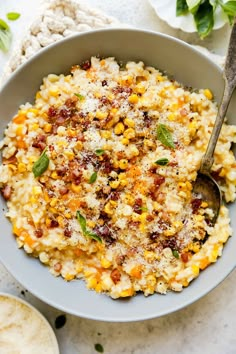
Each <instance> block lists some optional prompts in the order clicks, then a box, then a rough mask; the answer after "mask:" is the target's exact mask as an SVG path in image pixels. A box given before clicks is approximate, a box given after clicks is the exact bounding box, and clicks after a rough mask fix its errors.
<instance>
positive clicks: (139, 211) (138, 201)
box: [133, 198, 143, 214]
mask: <svg viewBox="0 0 236 354" xmlns="http://www.w3.org/2000/svg"><path fill="white" fill-rule="evenodd" d="M142 204H143V201H142V198H137V199H135V201H134V206H133V210H134V212H135V213H137V214H142V209H141V207H142Z"/></svg>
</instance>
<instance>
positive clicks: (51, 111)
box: [48, 106, 57, 118]
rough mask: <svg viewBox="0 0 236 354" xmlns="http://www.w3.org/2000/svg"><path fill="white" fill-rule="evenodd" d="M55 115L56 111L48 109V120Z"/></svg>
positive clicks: (51, 108) (52, 108) (53, 108)
mask: <svg viewBox="0 0 236 354" xmlns="http://www.w3.org/2000/svg"><path fill="white" fill-rule="evenodd" d="M56 115H57V109H56V108H55V107H53V106H51V107H49V109H48V116H49V117H50V118H52V117H55V116H56Z"/></svg>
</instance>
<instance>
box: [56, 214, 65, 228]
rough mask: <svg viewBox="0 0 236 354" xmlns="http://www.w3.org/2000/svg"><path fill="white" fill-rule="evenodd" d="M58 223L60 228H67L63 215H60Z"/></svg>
mask: <svg viewBox="0 0 236 354" xmlns="http://www.w3.org/2000/svg"><path fill="white" fill-rule="evenodd" d="M57 222H58V224H59V226H60V227H61V228H63V227H64V226H65V224H64V218H63V217H62V216H61V215H59V216H58V217H57Z"/></svg>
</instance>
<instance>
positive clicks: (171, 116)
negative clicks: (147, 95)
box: [167, 113, 177, 122]
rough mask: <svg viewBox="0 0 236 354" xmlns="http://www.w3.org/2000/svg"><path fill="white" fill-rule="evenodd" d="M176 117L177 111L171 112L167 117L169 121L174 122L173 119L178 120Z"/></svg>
mask: <svg viewBox="0 0 236 354" xmlns="http://www.w3.org/2000/svg"><path fill="white" fill-rule="evenodd" d="M176 117H177V116H176V114H175V113H170V114H169V115H168V117H167V118H168V120H169V121H171V122H172V121H175V120H176Z"/></svg>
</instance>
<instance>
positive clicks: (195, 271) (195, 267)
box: [192, 264, 199, 276]
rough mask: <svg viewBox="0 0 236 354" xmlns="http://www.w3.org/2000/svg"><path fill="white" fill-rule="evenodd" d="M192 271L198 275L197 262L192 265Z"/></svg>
mask: <svg viewBox="0 0 236 354" xmlns="http://www.w3.org/2000/svg"><path fill="white" fill-rule="evenodd" d="M192 271H193V274H194V275H195V276H198V274H199V267H198V266H197V265H195V264H193V265H192Z"/></svg>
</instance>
